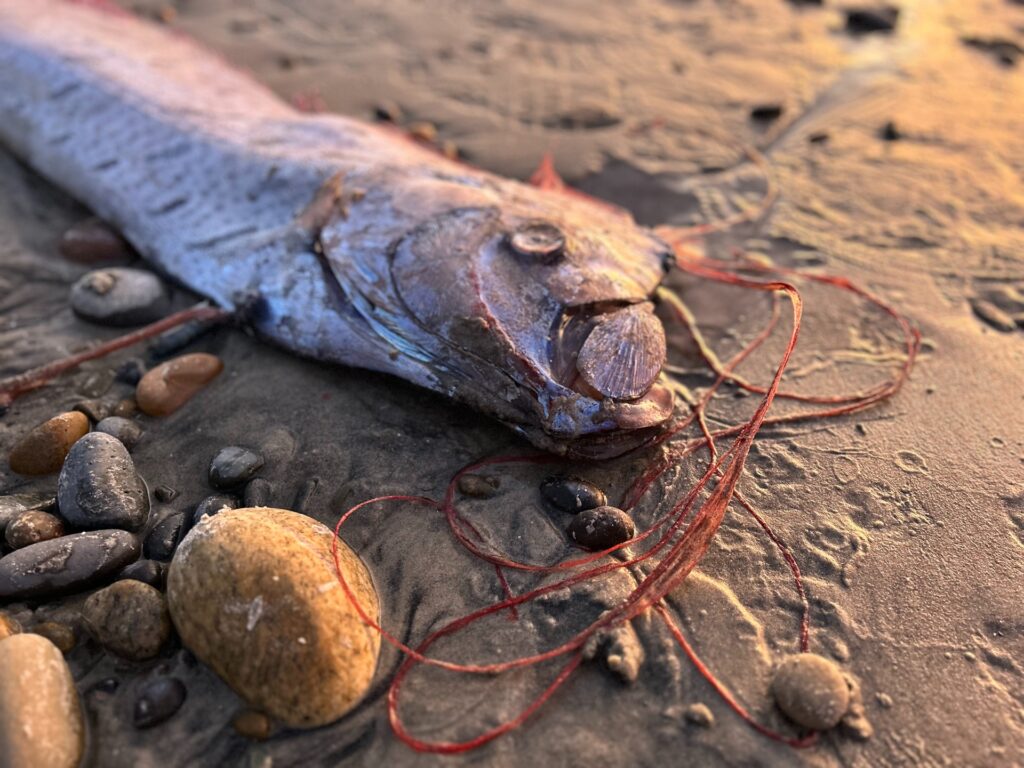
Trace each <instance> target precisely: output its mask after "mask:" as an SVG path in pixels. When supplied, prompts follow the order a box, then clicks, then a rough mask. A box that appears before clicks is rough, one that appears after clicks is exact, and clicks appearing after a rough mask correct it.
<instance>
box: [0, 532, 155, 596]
mask: <svg viewBox="0 0 1024 768" xmlns="http://www.w3.org/2000/svg"><path fill="white" fill-rule="evenodd" d="M138 556H139V542H138V540H137V539H136V538H135V537H134V536H133V535H132V534H130V533H128V532H127V531H121V530H115V529H108V530H104V531H87V532H85V533H73V534H70V535H69V536H62V537H61V538H59V539H50V540H49V541H41V542H39V543H38V544H31V545H29V546H27V547H23V548H22V549H18V550H15V551H14V552H11V553H10V554H9V555H6V556H4V557H3V558H2V559H0V599H3V600H10V599H25V598H30V597H49V596H54V595H61V594H67V593H70V592H76V591H79V590H82V589H85V588H87V587H90V586H93V585H94V584H96V583H97V582H100V581H102V580H103V579H104V578H106V577H107V576H110V575H111V574H113V573H116V572H117V571H119V570H120V569H121V568H123V567H124V566H125V565H127V564H128V563H130V562H132V561H133V560H135V559H136V558H137V557H138Z"/></svg>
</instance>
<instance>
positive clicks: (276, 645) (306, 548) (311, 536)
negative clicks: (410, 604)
mask: <svg viewBox="0 0 1024 768" xmlns="http://www.w3.org/2000/svg"><path fill="white" fill-rule="evenodd" d="M332 539H333V535H332V533H331V531H330V530H329V529H328V528H327V527H326V526H324V525H322V524H320V523H318V522H316V521H315V520H312V519H310V518H308V517H306V516H305V515H301V514H298V513H296V512H290V511H287V510H282V509H273V508H267V507H262V508H259V509H238V510H229V511H224V512H222V513H220V514H218V515H214V516H212V517H208V518H206V519H205V520H203V521H201V522H200V523H199V524H198V525H197V526H196V527H195V528H193V529H192V531H191V532H189V534H188V535H187V536H186V537H185V538H184V540H183V541H182V542H181V544H180V545H179V546H178V551H177V552H176V553H175V555H174V560H173V561H172V562H171V567H170V571H169V573H168V578H167V598H168V604H169V607H170V611H171V617H172V618H173V620H174V624H175V626H176V628H177V630H178V634H179V635H180V636H181V639H182V642H183V643H184V645H185V646H186V647H187V648H188V649H189V650H191V651H192V652H193V653H194V654H195V655H196V656H197V657H198V658H199V659H200V660H201V661H203V662H204V663H206V664H207V665H208V666H210V667H211V668H212V669H213V670H214V671H215V672H216V673H217V674H218V675H220V677H221V678H223V679H224V681H225V682H226V683H227V684H228V685H229V686H231V688H233V689H234V690H235V691H236V692H237V693H238V694H239V695H241V696H242V698H243V699H245V700H246V701H247V703H248V704H249V705H250V706H251V707H253V708H255V709H258V710H260V711H262V712H266V713H267V714H268V715H269V716H270V717H272V718H274V719H276V720H280V721H282V722H283V723H285V724H286V725H288V726H291V727H299V728H312V727H316V726H319V725H323V724H326V723H329V722H332V721H334V720H336V719H338V718H339V717H341V716H342V715H344V714H345V713H346V712H348V711H349V710H350V709H351V708H352V707H353V706H354V705H355V704H356V703H357V702H358V701H359V699H360V698H362V696H363V695H364V694H365V692H366V690H367V688H368V687H369V685H370V683H371V681H372V679H373V674H374V670H375V668H376V664H377V654H378V652H379V650H380V637H379V636H378V635H377V634H376V633H375V632H373V631H372V630H370V629H369V628H368V627H367V626H365V625H364V624H363V623H362V621H361V620H360V618H359V615H358V614H357V613H356V612H355V610H354V609H353V607H352V606H351V605H350V603H349V601H348V599H347V598H346V596H345V593H344V591H343V590H342V589H341V587H340V585H339V584H338V583H337V576H336V574H335V572H334V561H333V558H332V556H331V541H332ZM339 558H340V562H341V566H342V568H343V569H344V571H345V573H346V576H347V579H348V582H349V584H350V585H351V587H352V589H353V591H354V593H355V594H356V595H357V597H358V599H359V601H360V603H361V605H362V606H363V607H364V609H365V610H366V611H367V612H368V613H369V614H370V615H371V616H376V615H378V603H377V596H376V592H375V590H374V587H373V583H372V581H371V580H370V576H369V573H368V572H367V570H366V568H365V566H364V565H363V564H362V562H361V561H360V560H359V558H358V557H357V556H356V555H355V554H354V553H353V552H352V551H351V550H350V549H349V548H348V547H347V546H345V544H344V542H340V546H339ZM227 573H230V574H231V578H217V577H215V575H216V574H227ZM339 647H344V648H345V652H344V653H339V652H338V648H339Z"/></svg>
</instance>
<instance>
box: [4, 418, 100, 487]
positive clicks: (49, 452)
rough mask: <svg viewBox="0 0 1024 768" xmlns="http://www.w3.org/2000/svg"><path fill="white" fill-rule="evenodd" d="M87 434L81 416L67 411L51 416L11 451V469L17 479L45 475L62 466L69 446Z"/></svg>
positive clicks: (87, 421) (87, 429)
mask: <svg viewBox="0 0 1024 768" xmlns="http://www.w3.org/2000/svg"><path fill="white" fill-rule="evenodd" d="M88 431H89V418H88V417H87V416H86V415H85V414H84V413H79V412H78V411H69V412H68V413H62V414H60V415H59V416H54V417H53V418H52V419H50V420H49V421H45V422H43V423H42V424H40V425H39V426H38V427H36V428H35V429H33V430H32V431H31V432H29V433H28V434H27V435H25V436H24V437H23V438H21V440H19V441H18V442H17V443H16V444H15V446H14V448H13V449H11V454H10V458H9V463H10V466H11V469H12V470H13V471H14V472H17V473H18V474H19V475H49V474H51V473H53V472H56V471H57V470H59V469H60V468H61V465H62V464H64V458H65V457H66V456H67V455H68V451H70V450H71V446H72V445H74V444H75V442H76V441H77V440H78V439H79V438H81V437H82V436H83V435H84V434H86V433H87V432H88Z"/></svg>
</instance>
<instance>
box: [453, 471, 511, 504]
mask: <svg viewBox="0 0 1024 768" xmlns="http://www.w3.org/2000/svg"><path fill="white" fill-rule="evenodd" d="M500 486H501V480H500V479H499V478H497V477H492V476H490V475H463V476H462V477H460V478H459V491H460V492H461V493H463V494H465V495H466V496H474V497H476V498H478V499H489V498H491V497H492V496H494V495H495V494H496V493H497V492H498V488H499V487H500Z"/></svg>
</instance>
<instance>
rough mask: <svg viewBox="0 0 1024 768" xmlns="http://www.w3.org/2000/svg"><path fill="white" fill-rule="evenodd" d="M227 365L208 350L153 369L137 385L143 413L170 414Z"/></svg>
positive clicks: (137, 393) (138, 399)
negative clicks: (209, 353)
mask: <svg viewBox="0 0 1024 768" xmlns="http://www.w3.org/2000/svg"><path fill="white" fill-rule="evenodd" d="M223 369H224V363H222V362H221V361H220V358H219V357H216V356H214V355H208V354H206V353H205V352H195V353H193V354H190V355H182V356H181V357H176V358H174V359H173V360H168V361H167V362H166V363H161V364H160V365H158V366H156V367H155V368H153V369H151V370H150V371H149V372H148V373H146V375H145V376H143V377H142V379H140V380H139V385H138V387H136V389H135V399H136V401H137V402H138V404H139V408H140V409H141V410H142V412H143V413H145V414H148V415H149V416H167V415H169V414H171V413H174V412H175V411H176V410H178V409H179V408H181V406H183V405H184V404H185V403H187V402H188V401H189V400H191V399H192V398H193V397H195V396H196V395H197V394H198V393H199V392H200V390H202V389H203V387H205V386H206V385H207V384H209V383H210V382H211V381H213V379H215V378H216V377H217V376H218V375H219V374H220V372H221V371H222V370H223Z"/></svg>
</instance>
